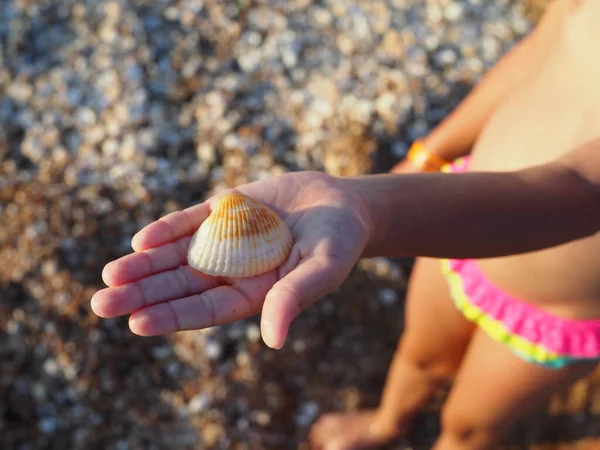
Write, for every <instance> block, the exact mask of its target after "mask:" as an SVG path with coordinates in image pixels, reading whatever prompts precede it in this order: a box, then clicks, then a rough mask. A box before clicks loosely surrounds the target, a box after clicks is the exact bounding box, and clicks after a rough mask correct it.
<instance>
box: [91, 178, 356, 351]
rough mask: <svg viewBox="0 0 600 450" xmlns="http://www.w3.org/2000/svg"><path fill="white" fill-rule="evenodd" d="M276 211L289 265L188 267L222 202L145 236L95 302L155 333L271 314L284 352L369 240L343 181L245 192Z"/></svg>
mask: <svg viewBox="0 0 600 450" xmlns="http://www.w3.org/2000/svg"><path fill="white" fill-rule="evenodd" d="M236 190H237V191H238V192H241V193H243V194H246V195H249V196H250V197H253V198H254V199H256V200H258V201H261V202H263V203H264V204H266V205H268V206H269V207H271V208H272V209H273V210H274V211H275V212H276V213H277V214H278V215H279V217H281V218H282V219H283V220H284V221H285V223H286V224H287V225H288V226H289V228H290V230H291V231H292V234H293V236H294V240H295V242H294V246H293V247H292V250H291V252H290V255H289V256H288V259H287V261H285V262H284V263H283V264H282V265H281V266H280V267H279V268H277V269H275V270H272V271H270V272H267V273H264V274H262V275H258V276H255V277H250V278H239V279H227V278H222V277H213V276H208V275H205V274H202V273H200V272H198V271H196V270H194V269H192V268H191V267H189V266H188V265H187V247H188V245H189V242H190V240H191V237H192V235H193V233H194V232H195V231H196V230H197V229H198V227H199V226H200V224H201V223H202V222H203V221H204V220H205V219H206V218H207V217H208V215H209V214H210V205H211V203H212V201H214V198H213V199H209V200H207V201H205V202H204V203H202V204H199V205H196V206H193V207H190V208H188V209H185V210H183V211H177V212H174V213H171V214H169V215H167V216H165V217H163V218H161V219H159V220H157V221H156V222H153V223H151V224H150V225H148V226H146V227H145V228H143V229H142V230H140V231H139V232H138V233H137V234H136V235H135V236H134V237H133V240H132V247H133V249H134V253H132V254H130V255H127V256H124V257H122V258H120V259H118V260H116V261H112V262H110V263H109V264H107V265H106V267H105V268H104V271H103V273H102V278H103V280H104V282H105V283H106V284H107V285H108V286H109V287H108V288H106V289H103V290H100V291H98V292H97V293H96V294H95V295H94V297H93V298H92V309H93V311H94V312H95V313H96V314H97V315H99V316H100V317H105V318H109V317H116V316H120V315H125V314H131V317H130V320H129V326H130V328H131V330H132V331H133V332H134V333H136V334H139V335H143V336H151V335H159V334H165V333H170V332H174V331H180V330H191V329H201V328H206V327H211V326H215V325H222V324H226V323H231V322H234V321H236V320H240V319H243V318H246V317H250V316H253V315H256V314H259V313H261V310H262V316H261V332H262V336H263V339H264V341H265V343H266V344H267V345H269V346H270V347H273V348H280V347H281V346H282V345H283V343H284V341H285V338H286V335H287V333H288V329H289V326H290V324H291V322H292V320H293V319H294V318H295V317H296V316H297V315H298V314H299V313H300V312H301V311H303V310H304V309H305V308H306V307H308V306H309V305H310V304H312V303H313V302H314V301H316V300H317V299H319V298H320V297H322V296H324V295H326V294H328V293H330V292H332V291H333V290H335V289H336V288H337V287H338V286H339V285H340V284H341V283H342V282H343V281H344V279H345V278H346V277H347V276H348V274H349V272H350V270H351V269H352V267H353V265H354V264H355V262H356V261H357V260H358V258H359V257H360V255H361V253H362V251H363V249H364V247H365V245H366V242H367V238H368V232H367V226H366V222H365V215H364V212H363V210H362V206H361V203H360V200H359V199H358V198H356V197H355V196H354V194H352V193H350V192H348V191H346V190H344V189H343V188H342V187H341V186H340V183H339V181H338V180H336V179H335V178H333V177H330V176H328V175H326V174H323V173H319V172H299V173H291V174H286V175H283V176H280V177H273V178H269V179H266V180H262V181H257V182H254V183H250V184H247V185H243V186H240V187H239V188H236Z"/></svg>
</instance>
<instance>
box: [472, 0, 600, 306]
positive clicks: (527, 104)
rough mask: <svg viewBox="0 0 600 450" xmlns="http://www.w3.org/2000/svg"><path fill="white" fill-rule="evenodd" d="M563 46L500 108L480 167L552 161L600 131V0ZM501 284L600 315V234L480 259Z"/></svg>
mask: <svg viewBox="0 0 600 450" xmlns="http://www.w3.org/2000/svg"><path fill="white" fill-rule="evenodd" d="M577 3H579V7H578V8H576V9H574V10H573V11H572V13H571V15H570V16H569V17H568V19H567V21H566V23H565V24H564V28H563V30H562V32H561V35H560V36H559V37H558V39H557V40H556V47H555V48H554V49H553V50H552V51H551V52H550V55H549V56H547V57H546V59H545V61H544V62H543V63H542V64H540V65H539V67H538V69H537V71H536V73H534V74H531V76H530V77H529V78H528V79H527V80H526V82H525V83H523V85H521V86H520V87H519V88H518V89H517V90H516V91H515V92H513V93H512V95H511V96H510V97H509V98H507V100H506V101H505V102H504V103H503V105H502V106H501V107H500V108H499V109H498V110H497V111H496V113H495V114H494V115H493V117H492V118H491V120H490V122H489V123H488V125H487V126H486V129H485V130H484V132H483V133H482V135H481V136H480V139H479V141H478V142H477V144H476V146H475V148H474V150H473V153H472V163H471V168H472V170H493V171H508V170H515V169H521V168H524V167H527V166H532V165H536V164H541V163H544V162H547V161H551V160H553V159H555V158H557V157H558V156H560V155H562V154H564V153H566V152H568V151H570V150H573V149H574V148H576V147H577V146H579V145H581V144H583V143H584V142H586V141H589V140H591V139H593V138H596V137H598V136H600V1H597V0H587V1H585V0H584V1H583V2H582V1H579V2H577ZM479 267H480V268H481V269H482V270H483V271H484V273H485V274H486V275H487V276H488V278H490V280H491V281H492V282H494V283H496V284H497V285H498V286H499V287H501V288H502V289H504V290H505V291H507V292H509V293H511V294H512V295H514V296H517V297H520V298H522V299H523V300H525V301H528V302H530V303H533V304H537V305H539V306H540V307H543V308H544V309H545V310H547V311H548V312H550V313H554V314H557V315H559V316H564V317H571V318H600V235H597V236H594V237H590V238H587V239H583V240H579V241H576V242H573V243H570V244H565V245H562V246H559V247H555V248H552V249H548V250H544V251H539V252H533V253H528V254H525V255H516V256H511V257H504V258H493V259H486V260H481V261H479Z"/></svg>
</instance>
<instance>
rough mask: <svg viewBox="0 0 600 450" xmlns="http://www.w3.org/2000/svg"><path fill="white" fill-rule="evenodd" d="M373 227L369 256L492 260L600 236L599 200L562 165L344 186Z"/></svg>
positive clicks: (385, 178)
mask: <svg viewBox="0 0 600 450" xmlns="http://www.w3.org/2000/svg"><path fill="white" fill-rule="evenodd" d="M342 181H343V182H344V183H346V184H347V187H348V188H349V189H350V190H352V191H354V192H355V193H357V194H358V195H359V197H360V198H361V199H362V203H363V204H364V205H365V209H366V211H367V213H366V214H367V217H368V221H367V222H368V223H369V224H370V228H371V233H370V239H369V242H368V244H367V246H366V249H365V251H364V254H363V256H364V257H372V256H431V257H452V258H486V257H495V256H505V255H511V254H517V253H524V252H529V251H535V250H540V249H543V248H548V247H552V246H555V245H559V244H562V243H566V242H569V241H572V240H575V239H579V238H583V237H586V236H590V235H592V234H594V233H596V231H598V230H599V229H600V196H599V195H598V194H597V192H596V190H595V189H592V188H591V187H590V183H589V182H588V181H586V180H584V179H583V178H582V177H581V176H579V174H577V173H575V172H574V171H573V170H571V169H570V168H568V167H567V166H566V165H565V164H562V163H551V164H547V165H544V166H540V167H535V168H531V169H526V170H522V171H517V172H494V173H492V172H489V173H484V172H481V173H477V172H473V173H458V174H447V173H418V174H406V175H387V174H385V175H373V176H366V177H357V178H348V179H344V180H342Z"/></svg>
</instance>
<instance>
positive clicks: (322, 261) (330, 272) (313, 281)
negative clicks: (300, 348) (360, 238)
mask: <svg viewBox="0 0 600 450" xmlns="http://www.w3.org/2000/svg"><path fill="white" fill-rule="evenodd" d="M343 265H346V266H347V265H348V263H347V262H344V261H338V260H334V259H333V258H332V257H331V256H326V255H311V256H310V257H308V258H305V259H304V260H302V261H300V263H299V264H298V266H297V267H296V268H295V269H294V270H292V271H291V272H290V273H289V274H288V275H286V276H284V277H283V278H282V279H281V280H279V281H278V282H277V283H275V285H274V286H273V288H272V289H271V290H270V291H269V292H268V293H267V295H266V298H265V303H264V306H263V309H262V318H261V334H262V336H263V340H264V341H265V344H267V345H268V346H269V347H271V348H276V349H279V348H281V347H283V344H284V342H285V338H286V336H287V333H288V330H289V327H290V324H291V323H292V320H294V318H296V316H298V314H300V312H302V311H303V310H304V309H306V308H307V307H308V306H310V305H311V304H313V303H314V302H315V301H317V300H318V299H319V298H321V297H323V296H325V295H327V294H329V293H331V292H332V291H334V290H335V289H336V288H337V287H338V286H339V285H340V284H341V283H342V281H343V280H344V278H345V277H346V276H347V275H348V273H349V271H350V268H351V267H352V266H350V267H348V268H347V270H346V271H344V267H343Z"/></svg>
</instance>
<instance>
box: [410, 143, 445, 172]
mask: <svg viewBox="0 0 600 450" xmlns="http://www.w3.org/2000/svg"><path fill="white" fill-rule="evenodd" d="M406 159H407V160H408V161H409V162H410V163H411V164H412V165H413V166H414V167H415V168H416V169H418V170H419V171H421V172H440V171H442V169H443V168H444V166H446V165H447V164H450V163H451V162H452V161H451V160H450V159H447V158H444V157H442V156H440V155H438V154H437V153H436V152H435V151H434V150H433V149H432V148H431V146H430V145H429V144H428V143H426V141H425V140H424V139H417V140H416V141H414V142H413V144H412V145H411V147H410V149H409V150H408V153H407V155H406Z"/></svg>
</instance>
